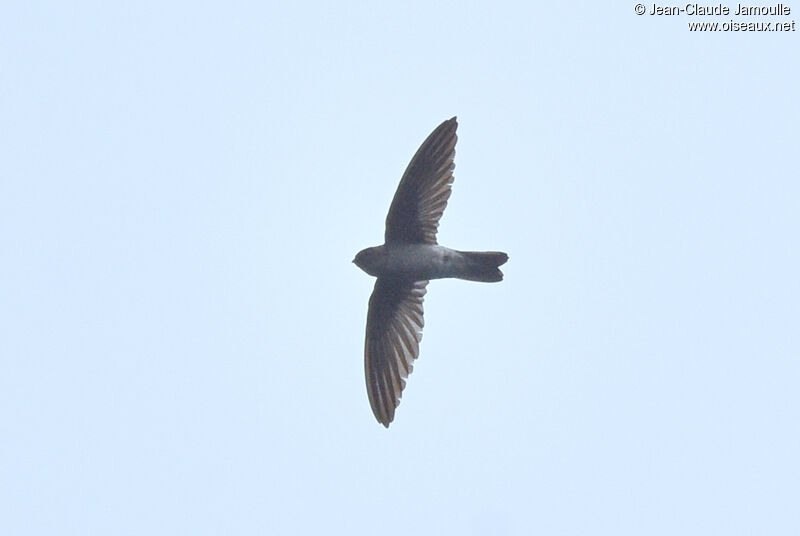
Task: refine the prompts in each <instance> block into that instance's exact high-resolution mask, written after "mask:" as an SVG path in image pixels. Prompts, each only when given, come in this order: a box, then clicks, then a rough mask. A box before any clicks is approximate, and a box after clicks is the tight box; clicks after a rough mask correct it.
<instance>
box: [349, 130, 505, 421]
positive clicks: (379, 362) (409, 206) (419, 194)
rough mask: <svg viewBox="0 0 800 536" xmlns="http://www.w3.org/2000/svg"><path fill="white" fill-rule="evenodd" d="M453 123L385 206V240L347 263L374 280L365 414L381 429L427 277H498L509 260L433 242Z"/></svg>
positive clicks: (416, 328)
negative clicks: (368, 409) (368, 410)
mask: <svg viewBox="0 0 800 536" xmlns="http://www.w3.org/2000/svg"><path fill="white" fill-rule="evenodd" d="M457 127H458V122H457V121H456V118H455V117H454V118H452V119H449V120H447V121H445V122H444V123H442V124H441V125H439V126H438V127H436V129H435V130H434V131H433V132H432V133H431V135H430V136H428V138H427V139H426V140H425V141H424V142H422V145H421V146H420V148H419V149H418V150H417V153H416V154H415V155H414V157H413V158H412V159H411V162H410V163H409V164H408V167H407V168H406V172H405V173H404V174H403V178H402V179H400V185H399V186H398V187H397V192H395V194H394V199H393V200H392V204H391V206H390V207H389V214H388V215H387V216H386V234H385V236H384V244H383V245H382V246H375V247H371V248H367V249H364V250H362V251H359V252H358V254H357V255H356V258H355V259H354V260H353V262H354V263H355V264H356V265H357V266H358V267H359V268H361V269H362V270H364V271H365V272H367V273H368V274H369V275H371V276H375V277H377V278H378V279H377V281H376V282H375V288H374V290H373V291H372V296H371V297H370V299H369V311H368V313H367V336H366V342H365V344H364V369H365V373H366V379H367V394H368V395H369V403H370V405H371V406H372V412H373V413H374V414H375V418H376V419H378V422H380V423H381V424H383V425H384V426H385V427H387V428H388V427H389V423H391V422H392V420H393V419H394V412H395V409H397V406H398V404H400V397H401V395H402V393H403V389H404V388H405V385H406V378H407V377H408V375H409V374H411V370H412V369H413V368H414V360H416V359H417V357H418V356H419V343H420V340H422V326H423V325H424V321H423V317H422V301H423V298H424V296H425V291H426V287H427V286H428V281H429V280H431V279H442V278H446V277H452V278H457V279H466V280H469V281H483V282H488V283H493V282H497V281H502V279H503V273H502V272H501V271H500V269H499V268H498V267H499V266H501V265H502V264H503V263H505V262H506V261H507V260H508V255H506V254H505V253H501V252H499V251H486V252H476V251H457V250H454V249H449V248H446V247H444V246H440V245H438V244H437V243H436V230H437V228H438V227H439V219H440V218H441V217H442V212H444V208H445V207H446V206H447V200H448V199H449V197H450V186H451V185H452V184H453V168H454V167H455V164H454V163H453V158H454V157H455V147H456V140H457V137H456V128H457Z"/></svg>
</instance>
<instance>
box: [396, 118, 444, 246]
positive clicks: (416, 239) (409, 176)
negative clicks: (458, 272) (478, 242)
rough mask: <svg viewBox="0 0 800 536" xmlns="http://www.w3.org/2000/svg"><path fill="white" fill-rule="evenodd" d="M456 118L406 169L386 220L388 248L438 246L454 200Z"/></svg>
mask: <svg viewBox="0 0 800 536" xmlns="http://www.w3.org/2000/svg"><path fill="white" fill-rule="evenodd" d="M456 128H458V122H457V121H456V118H455V117H454V118H452V119H448V120H447V121H445V122H444V123H442V124H441V125H439V126H438V127H436V130H434V131H433V132H431V135H430V136H428V137H427V139H426V140H425V141H424V142H422V145H421V146H420V148H419V149H418V150H417V153H416V154H415V155H414V158H412V159H411V162H410V163H409V164H408V167H407V168H406V172H405V173H404V174H403V178H402V179H400V185H399V186H398V187H397V191H396V192H395V194H394V199H392V205H391V206H390V207H389V214H388V216H386V236H385V240H386V243H387V244H391V243H397V242H406V243H412V244H435V243H436V230H437V228H438V227H439V218H441V217H442V212H444V207H446V206H447V200H448V199H449V198H450V185H451V184H453V168H454V167H455V164H453V159H454V158H455V154H456V140H457V139H458V137H457V136H456Z"/></svg>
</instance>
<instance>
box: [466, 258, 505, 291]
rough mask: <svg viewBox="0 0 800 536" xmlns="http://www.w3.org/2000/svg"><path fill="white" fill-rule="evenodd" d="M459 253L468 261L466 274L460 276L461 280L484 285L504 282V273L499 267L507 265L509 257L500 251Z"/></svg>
mask: <svg viewBox="0 0 800 536" xmlns="http://www.w3.org/2000/svg"><path fill="white" fill-rule="evenodd" d="M459 253H461V254H462V255H463V256H464V259H465V260H466V261H467V262H466V263H465V267H464V268H465V269H464V273H463V274H461V275H459V278H460V279H466V280H468V281H482V282H484V283H496V282H497V281H502V280H503V272H501V271H500V269H499V268H498V266H501V265H503V264H505V262H506V261H507V260H508V255H506V254H505V253H502V252H500V251H461V252H459Z"/></svg>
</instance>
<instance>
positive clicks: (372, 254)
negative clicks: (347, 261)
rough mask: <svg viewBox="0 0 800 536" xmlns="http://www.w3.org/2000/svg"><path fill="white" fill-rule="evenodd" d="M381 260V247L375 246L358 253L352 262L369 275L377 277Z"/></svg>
mask: <svg viewBox="0 0 800 536" xmlns="http://www.w3.org/2000/svg"><path fill="white" fill-rule="evenodd" d="M382 260H383V246H375V247H372V248H367V249H362V250H361V251H359V252H358V253H357V254H356V258H355V259H353V262H354V263H355V265H356V266H358V267H359V268H361V269H362V270H364V271H365V272H367V273H368V274H369V275H372V276H375V277H377V275H378V271H379V268H380V264H381V261H382Z"/></svg>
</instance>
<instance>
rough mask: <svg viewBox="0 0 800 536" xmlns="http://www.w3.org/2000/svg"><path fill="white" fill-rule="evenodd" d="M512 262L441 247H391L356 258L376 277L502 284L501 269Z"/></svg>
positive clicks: (495, 254) (488, 254) (489, 254)
mask: <svg viewBox="0 0 800 536" xmlns="http://www.w3.org/2000/svg"><path fill="white" fill-rule="evenodd" d="M507 259H508V256H507V255H506V254H505V253H499V252H494V251H487V252H476V251H456V250H455V249H450V248H446V247H444V246H440V245H438V244H389V245H386V244H385V245H382V246H375V247H372V248H367V249H365V250H362V251H361V252H359V254H358V255H356V259H355V263H356V265H357V266H358V267H359V268H361V269H362V270H364V271H365V272H367V273H368V274H369V275H372V276H375V277H399V278H404V279H411V280H412V281H422V280H430V279H443V278H448V277H452V278H457V279H467V280H470V281H487V282H489V281H500V280H502V278H503V274H501V273H500V270H498V269H497V267H498V266H499V265H501V264H503V263H504V262H505V261H506V260H507Z"/></svg>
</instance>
